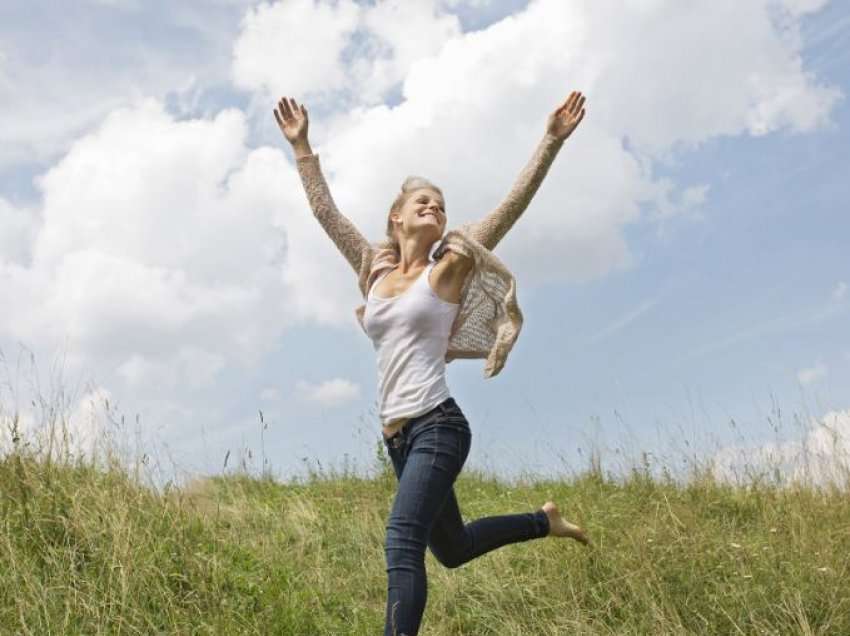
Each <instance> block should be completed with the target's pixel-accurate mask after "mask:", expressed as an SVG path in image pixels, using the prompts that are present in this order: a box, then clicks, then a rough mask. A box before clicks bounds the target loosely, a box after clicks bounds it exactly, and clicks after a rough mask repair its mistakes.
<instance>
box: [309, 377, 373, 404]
mask: <svg viewBox="0 0 850 636" xmlns="http://www.w3.org/2000/svg"><path fill="white" fill-rule="evenodd" d="M295 389H296V391H297V392H298V393H299V394H300V395H301V396H302V397H303V398H304V399H306V400H308V401H310V402H317V403H319V404H321V405H322V406H328V407H333V406H340V405H342V404H345V403H346V402H350V401H351V400H354V399H356V398H358V397H359V396H360V386H359V385H358V384H356V383H354V382H351V381H350V380H346V379H344V378H333V379H331V380H326V381H325V382H321V383H319V384H313V383H311V382H307V381H305V380H298V382H296V383H295Z"/></svg>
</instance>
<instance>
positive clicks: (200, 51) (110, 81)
mask: <svg viewBox="0 0 850 636" xmlns="http://www.w3.org/2000/svg"><path fill="white" fill-rule="evenodd" d="M254 2H255V0H219V1H216V2H203V3H187V2H170V1H165V0H145V2H138V1H137V0H99V1H91V0H90V2H88V3H87V4H82V5H80V6H77V5H76V4H75V6H74V10H73V11H66V12H63V13H62V14H61V19H59V18H57V15H56V14H55V9H54V8H53V7H52V6H51V5H49V3H17V4H18V5H19V6H15V4H16V3H11V6H9V7H8V10H7V9H6V5H7V4H9V3H4V15H3V17H4V20H2V21H0V46H2V48H3V51H2V53H0V139H2V140H3V143H2V144H0V169H3V168H5V167H7V166H11V165H15V164H16V163H19V162H26V163H42V162H45V161H53V160H55V159H56V158H57V157H58V156H60V155H61V154H62V153H64V152H65V151H66V150H67V148H68V146H69V145H70V144H71V143H72V142H73V140H74V139H75V138H77V137H79V136H80V135H82V134H85V133H86V132H87V131H88V130H90V129H91V128H93V127H95V126H97V125H98V124H99V123H100V121H101V120H102V119H103V117H104V116H105V115H106V114H107V113H109V112H110V111H112V110H114V109H115V108H118V107H121V106H126V105H128V104H131V103H133V102H134V101H135V100H138V99H139V98H140V97H142V96H151V97H156V98H158V99H162V100H165V99H166V98H172V99H173V104H174V106H175V107H183V108H187V109H190V110H191V112H195V110H194V109H195V108H196V107H197V106H198V104H197V101H198V99H199V98H200V97H201V95H202V94H203V93H204V92H205V91H207V90H208V89H210V88H212V87H216V86H221V85H222V84H224V83H225V82H226V81H227V80H228V76H229V65H230V51H229V46H230V43H231V42H232V37H233V35H234V34H235V32H236V30H237V28H238V22H239V15H240V14H241V11H242V10H243V9H244V7H247V6H250V5H251V4H253V3H254ZM139 25H144V26H145V28H140V27H139Z"/></svg>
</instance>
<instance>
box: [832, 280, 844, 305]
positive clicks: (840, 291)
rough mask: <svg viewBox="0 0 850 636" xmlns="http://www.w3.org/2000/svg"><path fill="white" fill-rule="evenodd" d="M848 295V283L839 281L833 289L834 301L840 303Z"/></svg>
mask: <svg viewBox="0 0 850 636" xmlns="http://www.w3.org/2000/svg"><path fill="white" fill-rule="evenodd" d="M846 296H847V283H845V282H844V281H843V280H842V281H839V282H838V284H837V285H836V286H835V289H833V290H832V302H835V303H840V302H841V301H842V300H844V298H845V297H846Z"/></svg>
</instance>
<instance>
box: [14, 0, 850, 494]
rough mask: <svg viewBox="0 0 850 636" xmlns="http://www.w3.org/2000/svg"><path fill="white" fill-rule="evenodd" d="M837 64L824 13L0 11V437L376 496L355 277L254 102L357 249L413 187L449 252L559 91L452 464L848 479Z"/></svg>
mask: <svg viewBox="0 0 850 636" xmlns="http://www.w3.org/2000/svg"><path fill="white" fill-rule="evenodd" d="M848 69H850V6H848V4H847V3H846V2H844V1H843V0H831V1H829V0H753V1H752V2H747V3H739V2H732V1H731V0H729V1H723V2H714V3H696V4H691V5H689V6H685V5H684V4H683V3H680V2H676V1H675V0H628V1H624V2H621V3H616V4H610V3H598V2H591V1H589V0H587V1H574V2H562V1H561V0H532V1H520V0H511V1H498V0H417V1H415V2H399V1H391V0H386V1H378V0H375V1H371V2H355V1H353V0H338V1H333V2H332V1H329V0H285V1H283V2H280V1H278V2H255V1H253V0H208V1H207V2H203V3H201V2H190V1H183V2H180V1H177V2H165V1H156V0H153V1H146V2H141V1H138V0H86V1H81V2H78V3H75V4H74V6H73V8H69V9H68V10H67V11H63V12H61V13H58V12H56V11H55V10H54V9H53V7H52V5H51V3H47V2H40V1H38V0H36V1H29V0H28V1H27V2H15V1H13V2H5V3H3V4H2V6H0V142H2V143H0V308H2V310H0V418H2V417H5V418H6V419H5V420H4V427H3V428H4V432H3V435H4V436H5V437H2V438H0V440H2V441H3V442H4V443H5V444H6V446H8V444H9V440H10V434H9V423H10V422H11V421H12V419H11V418H12V417H13V415H15V414H17V416H18V419H19V422H20V424H19V426H21V427H22V428H24V429H27V430H28V431H29V432H30V433H31V434H32V435H34V436H37V435H39V434H43V433H44V430H45V426H46V422H47V421H48V420H49V419H50V414H51V413H54V414H55V412H61V413H64V414H65V419H66V421H67V425H68V427H69V429H70V432H71V434H72V439H73V440H74V443H75V444H77V447H76V449H77V452H85V451H86V449H87V448H88V449H91V448H92V446H93V445H95V446H96V445H97V444H98V443H101V442H103V441H104V440H118V439H119V438H120V439H121V440H123V441H122V442H121V443H125V444H127V445H128V448H132V449H134V452H137V453H141V452H145V453H147V456H148V457H150V458H153V459H151V465H155V466H156V469H157V470H158V471H160V474H161V475H166V476H167V477H166V478H168V479H171V478H175V479H180V478H185V477H191V476H194V475H201V474H214V473H220V472H222V471H232V470H235V469H237V468H238V467H239V465H240V463H241V465H242V466H243V467H247V468H248V469H250V470H254V471H259V470H263V469H266V470H269V471H271V472H272V473H273V474H275V475H276V476H278V478H281V479H288V478H291V477H294V476H298V475H304V474H305V473H306V472H309V471H311V470H315V469H317V468H319V469H323V468H328V467H338V468H348V469H349V470H354V471H355V472H359V473H362V474H367V475H368V474H371V473H372V472H373V471H374V470H375V468H376V449H378V447H379V444H378V443H379V442H380V439H381V438H380V435H381V433H380V424H379V420H378V417H377V405H376V383H377V370H376V362H375V357H374V349H373V347H372V343H371V342H370V341H369V340H368V338H367V336H366V335H365V333H364V332H363V331H362V330H361V329H360V327H359V325H358V324H357V321H356V319H355V315H354V309H355V307H356V306H357V305H358V304H360V302H361V298H360V295H359V291H358V289H357V282H356V276H355V274H354V272H353V271H352V270H351V268H350V266H349V265H348V263H347V262H346V261H345V260H344V258H343V257H342V255H341V254H340V253H339V252H337V251H336V248H335V247H334V245H333V243H332V242H331V241H330V239H329V238H328V237H327V235H325V234H324V232H323V230H322V228H321V226H320V225H319V224H318V222H317V221H316V219H315V218H314V217H313V215H312V212H311V210H310V208H309V206H308V204H307V199H306V195H305V193H304V190H303V188H302V185H301V182H300V180H299V177H298V173H297V171H296V169H295V166H294V163H293V154H292V150H291V148H290V146H289V144H288V142H286V140H285V139H284V138H283V137H282V135H281V133H280V131H279V130H278V128H277V125H276V123H275V121H274V117H273V116H272V112H271V111H272V109H273V108H274V105H275V104H276V102H277V101H278V99H280V97H282V96H284V95H286V96H290V97H294V98H295V99H296V100H298V101H299V103H303V104H305V105H306V106H307V108H308V110H309V116H310V125H309V134H310V142H311V145H312V147H313V151H314V152H315V153H317V154H318V155H319V156H320V162H321V166H322V169H323V171H324V174H325V177H326V179H327V180H328V182H329V185H330V188H331V192H332V194H333V197H334V200H335V201H336V203H337V205H338V207H339V209H340V211H341V212H342V213H343V214H345V215H346V216H347V217H348V218H350V219H351V220H352V221H353V222H354V223H355V224H356V225H357V226H358V228H360V230H361V232H362V233H363V234H364V235H365V236H367V237H368V238H369V239H370V240H372V241H377V240H379V239H380V238H381V237H382V233H383V229H384V227H385V221H386V215H387V212H388V210H389V206H390V204H391V203H392V200H393V199H394V197H395V195H396V193H397V192H398V191H399V189H400V186H401V183H402V182H403V181H404V179H405V177H407V176H408V175H422V176H425V177H426V178H428V179H429V180H431V181H433V182H434V183H436V184H438V185H439V186H440V187H441V189H442V191H443V193H444V195H445V200H446V211H447V215H448V225H449V227H452V226H454V225H460V224H462V223H465V222H468V221H473V220H477V219H479V218H481V217H483V216H484V215H485V214H487V212H488V211H489V210H491V209H493V208H494V207H495V206H496V205H498V204H499V202H500V201H501V199H502V198H503V197H504V196H505V195H506V194H507V193H508V191H509V190H510V188H511V185H512V183H513V181H514V179H515V178H516V177H517V175H518V174H519V172H520V170H521V169H522V168H523V166H524V165H525V163H526V162H527V161H528V159H529V158H530V157H531V154H532V152H533V150H534V148H535V146H536V144H537V143H538V141H539V140H540V139H541V138H542V135H543V133H544V130H545V123H546V118H547V116H548V114H549V113H550V112H551V111H552V110H554V109H555V108H556V107H557V106H559V105H560V104H561V103H562V102H563V101H564V100H565V99H566V97H567V96H568V95H569V93H570V92H571V91H573V90H580V91H581V92H582V93H583V94H584V95H586V97H587V102H586V104H585V108H586V116H585V118H584V120H583V121H582V123H581V125H580V126H579V128H578V129H577V130H576V131H575V132H574V134H573V135H572V136H571V137H570V138H569V139H568V140H567V142H566V143H565V144H564V146H563V147H562V149H561V150H560V152H559V155H558V156H557V157H556V159H555V161H554V163H553V164H552V166H551V168H550V170H549V172H548V175H547V177H546V179H545V180H544V182H543V184H542V185H541V187H540V189H539V191H538V193H537V194H536V196H535V198H534V199H533V200H532V202H531V204H530V205H529V207H528V209H527V210H526V211H525V213H524V214H523V216H522V217H521V218H520V219H519V220H518V222H517V223H516V224H515V225H514V227H513V228H512V229H511V231H510V232H509V234H508V235H507V236H506V237H505V238H504V239H503V241H502V242H501V243H500V244H499V246H498V247H497V248H496V250H495V253H496V255H497V256H498V257H499V258H500V259H501V260H502V261H503V262H504V263H505V264H506V265H507V266H508V267H509V269H510V270H511V271H512V272H513V273H514V275H515V277H516V280H517V297H518V301H519V304H520V307H521V309H522V311H523V315H524V324H523V328H522V332H521V334H520V336H519V339H518V340H517V343H516V345H515V346H514V349H513V351H512V353H511V355H510V357H509V359H508V362H507V364H506V366H505V368H504V369H503V370H502V372H501V373H500V374H499V375H497V376H496V377H494V378H490V379H485V378H484V376H483V366H484V361H483V360H458V361H454V362H452V363H451V364H449V365H448V366H447V381H448V384H449V387H450V390H451V392H452V395H453V396H454V397H455V399H456V400H457V401H458V403H459V405H460V406H461V408H462V409H463V411H464V413H465V414H466V416H467V418H468V419H469V422H470V427H471V430H472V434H473V438H472V440H473V441H472V448H471V451H470V455H469V457H468V459H467V464H466V465H467V466H468V467H474V468H480V469H483V470H485V471H488V472H490V473H493V474H496V475H498V476H500V477H502V478H504V479H508V480H510V479H515V478H520V477H523V476H529V475H535V476H552V477H555V476H559V475H563V474H574V473H577V472H581V471H582V470H584V469H586V468H587V467H588V465H589V463H590V461H591V457H592V456H597V457H599V461H601V464H602V466H603V468H604V469H606V470H608V471H611V472H618V471H619V472H622V471H624V470H627V469H628V467H629V466H631V465H633V464H634V463H635V462H646V463H648V464H649V465H651V466H652V467H653V468H655V469H658V468H661V467H667V468H669V469H674V470H686V469H687V466H688V465H689V462H690V463H691V464H693V462H694V461H697V460H699V461H704V460H705V461H710V462H713V463H714V465H715V466H716V468H717V470H718V473H719V474H721V475H724V476H726V477H728V478H730V479H738V478H739V477H740V476H741V475H742V474H744V473H746V472H747V471H748V470H750V471H752V470H755V471H758V470H761V469H762V468H767V467H770V466H775V465H777V464H779V465H781V467H782V470H783V471H784V474H787V475H788V476H789V477H790V476H793V475H798V474H801V471H803V470H804V468H805V467H811V466H812V465H815V466H819V467H822V469H819V470H820V471H821V472H820V473H818V475H821V473H824V471H828V470H832V466H833V465H835V464H836V463H838V464H840V463H841V462H844V465H845V466H846V465H847V464H846V462H847V458H848V457H850V329H848V319H850V289H848V286H850V257H848V255H847V245H848V242H850V210H849V209H848V201H850V180H848V179H847V178H846V175H847V173H848V168H850V155H848V148H850V132H848V131H850V106H848V100H847V94H848V91H850V71H849V70H848ZM51 405H53V406H52V407H51ZM51 409H52V410H51ZM813 457H815V458H817V461H814V462H812V461H810V460H811V458H813ZM801 458H802V459H801ZM809 470H811V469H810V468H809ZM821 476H822V475H821Z"/></svg>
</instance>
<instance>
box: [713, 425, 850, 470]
mask: <svg viewBox="0 0 850 636" xmlns="http://www.w3.org/2000/svg"><path fill="white" fill-rule="evenodd" d="M713 465H714V471H715V475H716V476H717V477H718V478H720V479H723V480H726V481H730V482H741V481H745V480H746V479H748V478H754V477H762V478H763V477H766V478H768V479H770V480H778V481H779V483H781V484H806V485H818V486H826V485H830V484H835V485H839V486H846V485H847V484H848V483H850V481H849V480H850V410H844V411H830V412H829V413H827V414H826V415H824V417H823V418H822V419H820V420H817V419H814V418H813V419H812V420H811V421H810V422H809V424H808V426H807V430H806V432H805V435H804V437H803V439H802V440H789V441H785V442H771V443H767V444H764V445H761V446H758V447H737V446H730V447H727V448H724V449H722V450H720V451H719V452H718V453H717V454H716V455H715V456H714V458H713Z"/></svg>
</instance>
